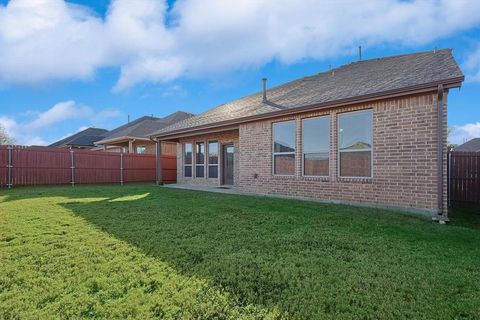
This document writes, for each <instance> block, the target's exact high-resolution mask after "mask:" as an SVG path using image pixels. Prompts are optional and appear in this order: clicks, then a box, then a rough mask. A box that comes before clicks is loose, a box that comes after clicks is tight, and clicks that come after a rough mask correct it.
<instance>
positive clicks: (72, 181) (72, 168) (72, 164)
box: [70, 149, 75, 187]
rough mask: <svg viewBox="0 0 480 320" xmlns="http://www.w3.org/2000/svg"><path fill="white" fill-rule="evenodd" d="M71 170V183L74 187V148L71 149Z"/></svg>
mask: <svg viewBox="0 0 480 320" xmlns="http://www.w3.org/2000/svg"><path fill="white" fill-rule="evenodd" d="M70 170H71V179H70V183H71V184H72V187H74V186H75V160H74V155H73V149H70Z"/></svg>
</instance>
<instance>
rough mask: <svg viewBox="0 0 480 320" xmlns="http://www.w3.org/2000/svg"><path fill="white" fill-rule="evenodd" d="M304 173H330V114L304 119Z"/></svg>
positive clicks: (325, 174)
mask: <svg viewBox="0 0 480 320" xmlns="http://www.w3.org/2000/svg"><path fill="white" fill-rule="evenodd" d="M302 146H303V148H302V150H303V175H304V176H311V177H326V176H328V174H329V153H330V116H322V117H314V118H306V119H302Z"/></svg>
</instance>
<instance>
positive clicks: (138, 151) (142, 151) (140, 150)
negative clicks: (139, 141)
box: [137, 146, 146, 153]
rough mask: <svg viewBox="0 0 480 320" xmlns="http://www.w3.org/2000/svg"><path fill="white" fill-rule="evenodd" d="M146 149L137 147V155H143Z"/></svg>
mask: <svg viewBox="0 0 480 320" xmlns="http://www.w3.org/2000/svg"><path fill="white" fill-rule="evenodd" d="M145 150H146V148H145V147H144V146H137V153H145Z"/></svg>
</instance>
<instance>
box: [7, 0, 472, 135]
mask: <svg viewBox="0 0 480 320" xmlns="http://www.w3.org/2000/svg"><path fill="white" fill-rule="evenodd" d="M352 7H354V9H352ZM478 12H480V1H466V0H465V1H462V0H455V1H394V0H383V1H379V0H378V1H377V0H372V1H367V2H365V5H363V6H362V8H356V7H355V6H352V5H351V4H350V3H349V1H342V2H331V1H324V2H321V1H316V0H305V1H303V2H302V6H299V5H298V4H292V1H250V0H245V1H244V2H242V3H239V2H238V1H233V2H230V3H229V2H228V1H224V0H222V1H220V0H203V1H200V0H183V1H180V2H178V3H175V2H174V1H168V2H165V1H155V0H135V1H132V0H117V1H113V2H110V1H107V0H96V1H88V0H75V1H73V0H72V1H69V2H68V3H64V2H63V1H62V0H26V1H23V2H22V3H20V1H18V2H17V3H15V2H12V3H8V1H5V0H0V110H1V112H0V125H2V126H4V127H5V128H6V129H7V131H8V132H9V133H10V134H11V135H12V136H14V138H15V139H16V141H17V142H18V143H21V144H48V143H51V142H53V141H55V140H57V139H60V138H62V137H64V136H66V135H68V134H72V133H74V132H76V131H78V130H80V129H82V128H85V127H89V126H96V127H102V128H106V129H111V128H114V127H116V126H118V125H121V124H122V123H124V122H125V121H126V120H127V116H128V115H130V117H131V119H135V118H137V117H140V116H143V115H154V116H165V115H168V114H170V113H172V112H175V111H177V110H183V111H189V112H193V113H200V112H203V111H206V110H208V109H209V108H212V107H214V106H216V105H219V104H221V103H224V102H227V101H229V100H232V99H235V98H239V97H242V96H244V95H247V94H250V93H252V92H255V91H258V90H259V89H260V88H261V78H262V77H267V78H268V85H269V86H274V85H278V84H281V83H284V82H286V81H289V80H293V79H296V78H299V77H302V76H305V75H309V74H314V73H317V72H321V71H324V70H327V69H328V68H329V65H332V66H334V67H335V66H339V65H341V64H344V63H349V62H352V61H355V60H357V47H358V45H362V47H363V58H364V59H368V58H375V57H381V56H387V55H395V54H402V53H409V52H415V51H426V50H433V49H434V48H452V49H453V52H454V56H455V58H456V59H457V62H458V63H459V64H460V66H461V68H462V70H463V72H464V73H465V76H466V81H465V83H464V84H463V86H462V88H461V90H452V91H451V93H450V95H449V105H448V107H449V110H448V117H449V118H448V121H449V126H450V127H452V128H453V129H454V133H453V134H452V137H451V139H452V141H453V142H456V143H458V142H461V141H463V140H465V139H469V138H472V137H474V136H480V105H479V103H478V94H479V93H480V15H479V14H478Z"/></svg>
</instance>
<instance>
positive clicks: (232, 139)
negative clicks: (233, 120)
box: [177, 130, 240, 186]
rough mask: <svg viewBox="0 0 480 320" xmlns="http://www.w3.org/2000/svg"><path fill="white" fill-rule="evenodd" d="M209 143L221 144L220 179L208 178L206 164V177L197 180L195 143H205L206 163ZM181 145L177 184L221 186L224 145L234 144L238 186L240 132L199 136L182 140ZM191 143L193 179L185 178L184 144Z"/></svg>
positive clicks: (235, 180) (179, 148) (235, 175)
mask: <svg viewBox="0 0 480 320" xmlns="http://www.w3.org/2000/svg"><path fill="white" fill-rule="evenodd" d="M209 141H218V143H219V159H218V163H219V164H220V166H219V167H218V168H219V170H218V178H216V179H215V178H208V177H207V176H208V171H207V164H206V163H205V177H204V178H197V177H195V143H196V142H204V143H205V162H207V161H206V159H207V158H208V142H209ZM179 142H180V143H179V144H178V148H177V183H181V184H190V185H208V186H220V185H221V184H222V182H221V176H222V174H221V168H222V166H221V164H222V161H223V157H222V145H225V144H231V143H233V147H234V148H235V154H234V185H235V186H238V177H239V171H238V170H239V154H240V153H239V152H238V150H239V143H238V130H234V131H226V132H219V133H213V134H206V135H199V136H195V137H192V138H185V139H180V141H179ZM184 143H191V144H192V147H193V159H192V163H193V165H192V175H193V177H192V178H189V177H184V176H183V144H184Z"/></svg>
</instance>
